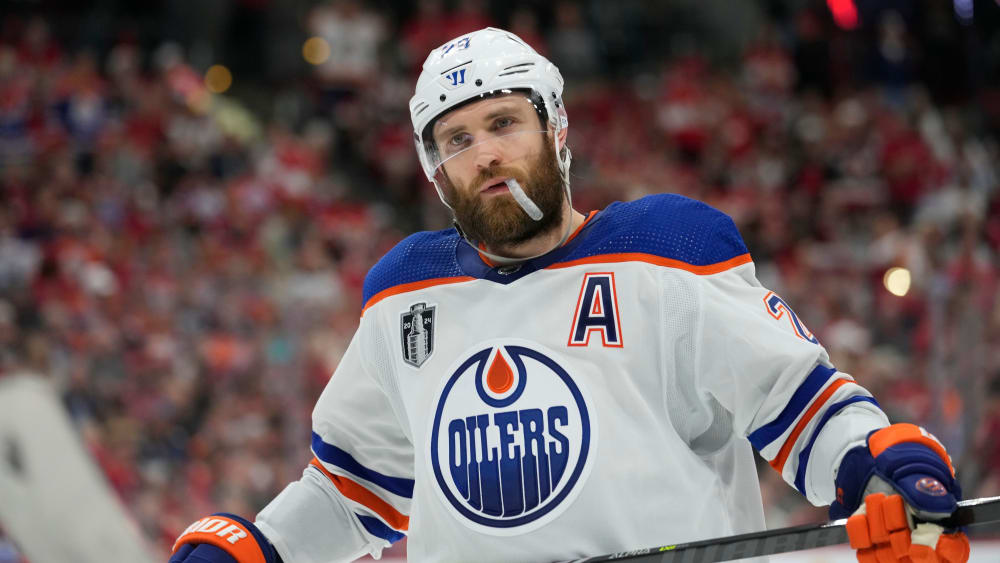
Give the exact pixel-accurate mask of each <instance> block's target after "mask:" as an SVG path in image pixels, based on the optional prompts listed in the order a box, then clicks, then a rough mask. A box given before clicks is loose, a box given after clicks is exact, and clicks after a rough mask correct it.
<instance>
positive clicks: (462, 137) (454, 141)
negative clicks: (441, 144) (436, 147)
mask: <svg viewBox="0 0 1000 563" xmlns="http://www.w3.org/2000/svg"><path fill="white" fill-rule="evenodd" d="M471 138H472V136H471V135H469V134H468V133H457V134H455V135H452V136H451V138H450V139H448V144H449V145H450V146H451V147H452V148H460V147H463V146H465V145H467V144H469V139H471Z"/></svg>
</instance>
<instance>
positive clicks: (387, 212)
mask: <svg viewBox="0 0 1000 563" xmlns="http://www.w3.org/2000/svg"><path fill="white" fill-rule="evenodd" d="M491 13H492V12H489V11H487V10H485V9H484V8H483V5H482V3H480V2H472V1H470V2H462V3H460V7H457V8H454V9H448V8H446V7H445V5H444V4H442V3H441V2H433V1H429V2H422V3H420V5H419V9H418V10H416V11H415V12H414V13H413V14H412V16H411V17H409V18H408V19H406V20H405V21H395V20H394V19H393V18H392V15H391V14H389V13H384V12H379V11H378V10H375V9H373V8H370V7H366V6H365V5H364V4H362V3H358V2H353V1H338V2H332V3H327V4H319V5H317V6H315V7H314V8H312V9H311V11H310V12H309V13H308V17H307V18H305V20H304V21H303V26H305V28H306V29H307V30H308V34H309V35H315V36H318V37H322V38H324V39H325V40H326V43H327V45H329V48H330V50H331V54H330V57H329V58H327V59H326V60H325V62H322V63H321V64H318V65H317V66H315V67H314V68H313V71H312V72H311V73H310V74H308V75H306V76H303V77H302V79H301V81H300V82H297V83H295V84H294V85H293V87H292V88H288V87H287V85H286V86H285V87H283V88H279V87H277V86H274V87H273V96H271V97H270V98H268V99H269V101H270V102H271V103H272V104H273V105H272V106H271V107H272V108H273V111H269V112H265V113H261V112H257V111H252V110H250V109H248V106H247V105H246V104H244V103H243V102H241V100H240V99H239V98H238V97H237V96H228V95H225V94H214V93H212V92H211V91H210V90H209V89H208V88H206V85H205V83H204V81H203V79H202V75H203V73H204V70H205V69H203V68H202V69H200V68H195V67H194V66H193V64H192V63H191V62H190V60H189V58H188V56H187V54H186V52H185V49H184V47H183V46H181V45H178V44H171V43H164V44H162V45H158V46H156V47H155V48H153V49H147V48H145V47H143V46H141V45H139V44H138V43H136V42H134V41H128V40H123V41H121V42H119V43H117V44H115V45H113V46H112V47H111V48H109V49H107V50H106V52H95V51H93V50H88V49H79V48H73V47H72V46H71V45H70V44H68V43H67V42H66V41H64V40H63V39H62V38H60V37H59V36H57V34H55V33H53V32H52V29H51V26H50V25H49V23H48V22H47V20H46V19H44V18H41V17H32V18H25V19H21V20H18V21H16V22H14V21H7V22H5V28H4V35H3V36H2V38H0V39H2V42H0V377H3V376H4V375H7V374H12V373H17V372H22V371H29V372H34V373H38V374H43V375H44V376H46V377H48V378H50V379H51V380H52V381H53V382H54V383H55V384H56V385H57V386H58V388H59V389H60V390H61V392H62V394H63V397H64V400H65V403H66V406H67V408H68V409H69V412H70V413H71V415H72V418H73V420H74V422H75V423H76V424H77V425H78V427H79V429H80V432H81V434H82V436H83V438H84V440H85V443H86V445H87V447H88V448H89V450H90V451H91V452H92V453H93V455H94V456H95V458H96V460H97V462H98V463H99V465H100V467H101V468H102V469H103V471H104V473H105V474H106V475H107V477H108V479H109V480H110V482H111V484H112V485H113V487H114V489H115V491H116V492H117V493H118V494H119V495H120V497H121V499H122V500H123V501H124V504H125V505H126V506H127V507H128V508H129V509H130V510H131V512H132V514H133V515H134V517H135V518H136V519H137V521H138V522H139V524H140V526H141V528H142V529H143V530H144V531H145V533H146V534H147V536H148V538H149V539H150V541H151V542H152V543H153V544H155V545H156V546H157V548H158V549H161V550H166V549H167V547H168V546H169V545H170V543H171V542H172V541H173V539H174V538H175V537H176V535H177V534H178V533H179V532H180V531H181V530H182V529H183V528H184V527H185V526H186V525H187V524H188V523H189V522H190V521H192V520H194V519H195V518H197V517H200V516H202V515H204V514H207V513H210V512H214V511H219V510H224V511H229V512H235V513H241V514H244V515H247V516H250V515H253V514H254V513H255V512H256V511H257V510H258V509H259V508H261V507H262V506H263V504H264V503H266V502H267V501H268V500H269V499H270V498H272V497H273V496H274V495H275V494H276V493H277V492H278V491H280V490H281V488H282V487H283V486H284V485H285V484H286V483H287V482H289V481H291V480H294V479H297V478H298V476H299V474H300V473H301V471H302V469H303V468H304V467H305V464H306V462H307V461H308V459H309V457H310V454H309V451H308V446H309V424H310V423H309V414H310V410H311V405H312V403H313V402H314V400H315V399H316V397H318V394H319V392H320V391H321V390H322V388H323V386H324V385H325V383H326V380H327V379H328V377H329V375H330V374H331V373H332V372H333V370H334V368H335V367H336V365H337V362H338V360H339V358H340V356H341V354H342V353H343V351H344V349H345V348H346V346H347V343H348V341H349V339H350V337H351V335H352V334H353V331H354V329H355V327H356V325H357V321H358V314H359V311H360V306H361V303H360V296H361V285H362V281H363V278H364V275H365V273H366V271H367V269H368V268H369V267H370V266H371V265H372V264H373V263H374V261H375V260H377V259H378V258H379V257H380V256H381V255H382V253H384V252H385V251H387V250H388V249H389V248H391V246H392V245H393V244H394V243H395V242H397V241H398V240H400V239H401V238H402V237H403V236H405V235H406V234H408V233H409V232H411V231H413V230H415V229H438V228H446V227H447V226H448V219H449V218H448V216H447V214H446V212H445V209H444V208H443V206H441V205H440V203H439V202H438V200H437V197H436V195H435V194H434V191H433V189H432V188H431V187H430V186H429V185H428V184H427V182H426V180H425V179H424V177H423V175H422V172H421V171H420V170H419V165H418V163H417V161H416V155H415V153H414V151H413V146H412V131H411V128H410V125H409V117H408V113H407V106H406V103H407V100H408V98H409V96H410V94H411V92H412V84H413V81H414V79H415V76H416V74H417V73H418V72H419V68H420V64H421V63H422V62H423V58H424V56H425V55H426V53H427V52H428V51H429V50H430V49H432V48H433V47H435V46H437V45H439V44H441V43H443V42H444V41H445V40H447V39H449V38H451V37H453V36H455V35H458V34H460V33H462V32H465V31H469V30H473V29H478V28H481V27H484V26H487V25H503V26H507V27H508V28H510V29H512V30H513V31H515V32H516V33H518V34H520V35H521V36H522V37H523V38H524V39H526V40H527V41H528V42H529V43H531V44H533V45H534V46H536V48H538V50H539V51H541V52H542V53H543V54H546V55H547V56H549V57H550V58H551V59H552V60H553V61H554V62H555V63H556V64H557V65H559V66H560V67H561V68H562V69H563V71H564V74H565V75H566V76H567V79H568V80H567V81H568V85H567V90H566V93H565V99H566V103H567V107H568V113H569V119H570V137H569V143H570V146H571V147H572V148H573V151H574V157H575V158H574V167H573V175H572V176H573V198H574V204H575V206H576V208H577V209H580V210H583V211H587V210H590V209H599V208H602V207H604V206H605V205H607V204H608V203H610V202H612V201H615V200H631V199H635V198H638V197H641V196H643V195H646V194H650V193H658V192H674V193H679V194H683V195H687V196H690V197H694V198H698V199H701V200H704V201H706V202H708V203H710V204H712V205H714V206H717V207H718V208H720V209H722V210H723V211H725V212H727V213H729V214H730V215H731V216H732V217H733V218H734V220H735V221H736V223H737V225H738V226H739V227H740V229H741V232H742V233H743V235H744V238H745V239H746V242H747V246H748V247H749V248H750V251H751V253H752V255H753V257H754V261H755V263H756V264H757V271H758V276H759V277H760V279H761V281H762V282H763V283H764V284H765V285H766V286H768V287H770V288H772V289H774V290H775V291H777V292H778V293H780V294H781V295H782V296H783V297H784V298H785V299H786V300H787V301H788V302H789V303H792V304H794V306H795V308H796V311H797V313H798V316H799V317H800V318H801V319H802V320H803V321H804V322H805V324H807V325H808V326H809V328H810V329H811V330H812V331H813V332H814V333H815V334H816V335H817V336H818V337H819V338H820V340H821V342H823V343H824V345H825V346H826V347H827V349H828V350H829V351H830V353H831V356H832V358H833V361H834V363H835V364H836V365H837V366H838V367H839V368H840V369H842V370H844V371H847V372H849V373H852V374H853V375H854V376H855V377H856V378H857V379H858V380H859V382H861V383H862V384H863V385H865V386H866V387H867V388H869V389H870V390H872V392H873V393H874V394H875V395H876V397H878V399H879V401H880V403H881V405H882V407H883V408H884V409H885V410H886V412H887V413H889V414H890V416H891V417H892V418H894V419H896V420H906V421H912V422H916V423H919V424H923V425H925V426H927V427H928V428H930V429H931V430H932V431H933V432H935V433H936V434H937V435H938V436H939V437H940V438H941V439H942V440H943V441H944V442H945V444H946V445H947V446H948V448H949V450H950V451H951V453H952V455H953V457H954V458H955V459H956V461H957V462H958V465H959V467H960V470H961V472H962V475H961V476H962V478H963V481H964V483H965V484H966V496H969V497H971V496H981V495H996V494H1000V439H998V438H997V436H1000V345H998V344H1000V299H998V296H1000V190H998V189H997V188H998V185H1000V176H998V174H1000V166H998V163H1000V144H998V138H997V134H996V133H997V128H996V127H995V124H996V121H990V119H989V118H988V117H989V116H988V115H986V114H985V113H984V110H983V108H982V107H980V103H979V99H980V98H977V97H976V96H975V95H970V96H968V97H966V98H964V99H958V100H955V99H952V100H947V99H946V100H944V101H941V100H940V99H936V98H935V95H934V92H932V91H931V90H933V89H928V88H926V87H924V85H923V83H922V82H921V81H920V80H918V79H917V74H916V73H914V74H912V75H911V76H909V77H907V76H906V72H907V71H906V70H905V69H906V68H908V67H909V66H914V65H916V63H915V62H913V61H911V60H908V59H907V58H908V57H910V58H912V57H916V56H918V55H917V54H915V53H914V51H913V50H912V49H910V50H908V47H907V44H908V43H907V40H906V33H907V30H906V24H905V22H903V20H902V19H900V18H899V17H898V16H893V15H892V14H889V15H887V16H885V18H884V21H883V22H882V23H880V26H879V30H880V31H879V34H880V35H879V37H880V39H879V42H877V44H876V47H877V50H876V52H875V59H868V60H869V62H870V61H871V60H876V61H877V62H878V64H877V65H875V66H874V67H869V68H875V69H876V70H874V71H872V72H873V74H871V76H870V79H868V80H866V81H848V80H845V81H844V82H843V83H837V82H831V81H832V80H836V77H838V76H845V75H849V74H850V72H849V70H844V69H839V70H838V67H837V56H836V52H835V51H834V50H835V49H836V48H837V45H838V43H837V42H836V40H835V39H836V38H837V37H841V35H840V34H841V33H842V32H838V31H836V30H835V28H833V27H832V24H831V23H830V22H829V21H826V20H824V19H823V18H822V17H820V16H819V15H817V13H816V12H805V13H803V14H801V15H798V16H796V17H795V18H792V19H790V20H789V21H788V22H786V23H787V25H785V26H784V27H781V26H775V25H771V26H764V27H763V28H762V30H761V32H760V33H759V36H758V38H757V39H756V40H754V41H751V42H749V43H748V45H747V46H746V47H745V49H743V50H742V52H741V55H740V57H739V60H737V61H735V62H734V63H731V64H728V65H719V64H716V63H715V62H714V61H711V60H708V58H707V57H705V56H703V54H702V53H701V52H700V51H699V49H697V46H696V45H689V46H687V47H685V46H681V47H678V48H677V49H676V50H675V51H674V52H673V53H672V54H671V56H670V57H667V58H664V59H662V60H658V61H655V62H652V63H650V64H647V65H645V66H644V67H643V68H641V69H638V70H637V71H634V72H630V73H629V75H628V77H626V78H622V77H621V76H620V75H618V74H615V73H612V72H611V71H609V70H608V57H609V55H608V53H607V52H605V51H604V50H603V47H602V46H603V45H604V44H605V42H604V41H603V40H602V38H600V37H598V35H597V34H596V33H595V31H594V27H593V25H592V24H591V23H590V22H589V17H588V14H587V12H586V11H585V10H583V9H582V8H581V7H580V5H578V4H577V3H571V2H563V3H560V4H558V6H557V8H556V10H555V12H554V14H553V15H552V17H551V18H550V20H551V21H548V22H547V23H546V25H544V26H543V25H540V23H539V21H540V20H539V17H538V14H537V13H536V12H535V11H533V9H531V8H530V6H529V7H528V8H520V9H515V10H513V11H512V12H510V13H509V17H508V18H506V19H502V20H499V21H498V18H496V17H495V16H493V15H490V14H491ZM835 34H837V35H835ZM820 43H823V44H827V43H829V44H830V45H831V46H830V47H826V48H825V49H827V51H824V50H823V49H821V48H819V47H818V46H817V45H819V44H820ZM817 61H818V62H819V63H821V64H826V66H827V71H828V72H819V71H817V68H816V64H817ZM845 64H846V63H845ZM894 65H895V66H894ZM886 69H888V70H886ZM831 77H834V78H831ZM995 117H996V116H994V118H995ZM893 267H898V268H905V270H906V271H907V272H909V274H910V276H909V280H910V282H909V287H908V290H907V291H905V292H904V293H905V295H903V296H897V295H894V294H892V293H890V292H889V291H888V290H887V289H886V286H885V283H884V275H885V274H886V272H887V271H888V270H889V269H890V268H893ZM760 474H761V479H762V483H763V486H764V495H765V503H766V506H767V511H768V512H767V517H768V524H769V526H772V527H777V526H781V525H790V524H797V523H802V522H804V521H813V520H819V519H822V518H823V517H824V514H825V512H824V511H823V510H822V509H814V508H811V507H809V506H808V505H807V503H805V502H804V501H803V500H802V499H801V498H799V497H798V495H797V493H795V491H794V490H793V489H791V488H790V487H788V486H787V485H785V484H783V483H781V482H780V479H779V478H778V476H777V474H776V473H775V472H773V471H772V470H770V469H769V468H767V467H766V465H764V466H762V468H761V469H760ZM0 538H2V532H0ZM0 544H3V540H2V539H0ZM637 547H638V546H637Z"/></svg>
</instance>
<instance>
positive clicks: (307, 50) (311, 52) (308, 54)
mask: <svg viewBox="0 0 1000 563" xmlns="http://www.w3.org/2000/svg"><path fill="white" fill-rule="evenodd" d="M302 58H304V59H305V60H306V62H308V63H309V64H312V65H321V64H323V63H325V62H326V60H327V59H329V58H330V44H329V43H327V42H326V39H323V38H322V37H310V38H309V39H306V42H305V43H303V44H302Z"/></svg>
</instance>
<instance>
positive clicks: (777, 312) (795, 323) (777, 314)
mask: <svg viewBox="0 0 1000 563" xmlns="http://www.w3.org/2000/svg"><path fill="white" fill-rule="evenodd" d="M764 305H766V306H767V312H768V314H770V315H771V316H772V317H774V318H775V319H781V317H784V316H786V313H787V317H788V322H790V323H791V324H792V330H793V331H795V336H798V337H799V338H801V339H802V340H808V341H809V342H812V343H813V344H819V340H818V339H817V338H816V337H815V336H813V333H812V332H810V331H809V329H808V328H806V325H804V324H802V321H800V320H799V316H798V315H796V314H795V311H793V310H792V308H791V307H789V306H788V303H785V300H784V299H782V298H781V297H779V296H778V294H777V293H775V292H773V291H768V292H767V295H765V296H764Z"/></svg>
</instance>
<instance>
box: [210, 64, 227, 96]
mask: <svg viewBox="0 0 1000 563" xmlns="http://www.w3.org/2000/svg"><path fill="white" fill-rule="evenodd" d="M232 84H233V73H231V72H229V69H228V68H226V67H224V66H222V65H212V66H211V67H209V69H208V70H207V71H206V72H205V88H208V91H209V92H211V93H213V94H221V93H223V92H225V91H226V90H228V89H229V87H230V86H232Z"/></svg>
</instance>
